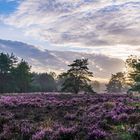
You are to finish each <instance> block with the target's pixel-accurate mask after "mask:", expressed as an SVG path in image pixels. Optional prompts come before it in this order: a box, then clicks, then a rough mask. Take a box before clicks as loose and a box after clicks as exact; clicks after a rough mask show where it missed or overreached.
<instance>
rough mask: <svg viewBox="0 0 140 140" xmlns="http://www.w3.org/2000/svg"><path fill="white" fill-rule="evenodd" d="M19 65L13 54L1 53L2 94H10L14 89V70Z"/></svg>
mask: <svg viewBox="0 0 140 140" xmlns="http://www.w3.org/2000/svg"><path fill="white" fill-rule="evenodd" d="M16 63H17V58H16V57H15V56H14V55H13V54H11V55H9V54H4V53H0V92H1V93H4V92H10V90H11V88H12V84H11V83H12V78H13V77H12V75H11V72H12V69H13V68H14V66H15V65H16Z"/></svg>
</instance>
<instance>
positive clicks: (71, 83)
mask: <svg viewBox="0 0 140 140" xmlns="http://www.w3.org/2000/svg"><path fill="white" fill-rule="evenodd" d="M68 66H69V67H70V69H69V70H68V71H67V72H65V73H62V74H61V75H60V76H59V78H61V79H63V80H62V81H64V82H63V84H62V91H66V92H74V93H76V94H77V93H78V92H79V91H85V92H94V91H93V90H92V87H91V86H90V84H89V83H90V82H91V80H90V77H93V73H92V72H90V71H89V68H88V59H76V60H75V61H73V63H72V64H70V65H68Z"/></svg>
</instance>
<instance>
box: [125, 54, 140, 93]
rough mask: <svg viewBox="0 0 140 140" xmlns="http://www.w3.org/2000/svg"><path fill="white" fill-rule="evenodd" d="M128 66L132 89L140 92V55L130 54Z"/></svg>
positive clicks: (129, 81) (127, 61)
mask: <svg viewBox="0 0 140 140" xmlns="http://www.w3.org/2000/svg"><path fill="white" fill-rule="evenodd" d="M126 67H127V75H128V83H129V85H130V86H131V88H130V90H131V91H138V92H140V57H137V56H133V55H131V56H129V57H128V59H127V60H126Z"/></svg>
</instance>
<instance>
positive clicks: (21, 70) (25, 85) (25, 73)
mask: <svg viewBox="0 0 140 140" xmlns="http://www.w3.org/2000/svg"><path fill="white" fill-rule="evenodd" d="M30 69H31V67H30V66H29V64H28V63H27V62H26V61H24V60H21V62H20V63H19V64H18V65H17V67H16V68H15V70H14V77H15V80H16V86H17V90H18V92H27V91H29V87H30V83H31V73H30Z"/></svg>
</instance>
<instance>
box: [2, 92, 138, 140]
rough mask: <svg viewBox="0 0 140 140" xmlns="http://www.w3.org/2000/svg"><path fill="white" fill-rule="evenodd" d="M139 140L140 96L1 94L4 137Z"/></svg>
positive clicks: (20, 139) (13, 139)
mask: <svg viewBox="0 0 140 140" xmlns="http://www.w3.org/2000/svg"><path fill="white" fill-rule="evenodd" d="M102 139H106V140H139V139H140V98H139V97H133V96H128V95H111V94H101V95H99V94H95V95H64V94H61V95H56V94H54V95H53V94H23V95H22V94H20V95H13V96H8V95H1V96H0V140H102Z"/></svg>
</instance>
